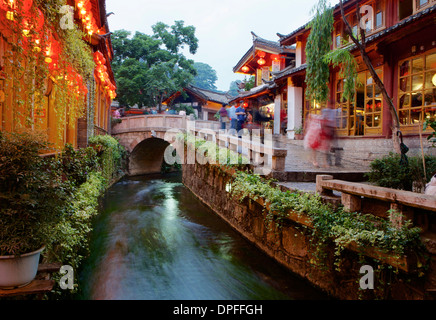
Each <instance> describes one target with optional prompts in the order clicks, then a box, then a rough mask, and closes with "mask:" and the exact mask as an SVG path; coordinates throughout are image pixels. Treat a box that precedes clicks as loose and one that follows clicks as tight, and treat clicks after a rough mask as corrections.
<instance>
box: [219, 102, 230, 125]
mask: <svg viewBox="0 0 436 320" xmlns="http://www.w3.org/2000/svg"><path fill="white" fill-rule="evenodd" d="M219 114H220V123H221V129H223V130H226V129H227V128H226V126H227V122H228V121H229V116H228V113H227V110H226V107H225V106H224V105H223V106H222V107H221V109H220V111H219Z"/></svg>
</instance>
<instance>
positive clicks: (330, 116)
mask: <svg viewBox="0 0 436 320" xmlns="http://www.w3.org/2000/svg"><path fill="white" fill-rule="evenodd" d="M336 121H337V111H336V110H335V109H332V108H325V109H323V110H322V121H321V139H322V140H323V141H324V144H325V146H324V148H325V150H324V153H325V157H326V162H327V165H329V166H331V165H333V161H332V159H331V156H332V153H334V154H335V156H336V161H335V165H338V164H339V163H338V157H337V156H338V155H339V150H338V146H337V135H336ZM339 162H340V161H339Z"/></svg>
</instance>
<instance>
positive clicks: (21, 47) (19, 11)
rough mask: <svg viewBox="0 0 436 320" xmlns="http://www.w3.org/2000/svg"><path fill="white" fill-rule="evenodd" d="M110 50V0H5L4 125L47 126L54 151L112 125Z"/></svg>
mask: <svg viewBox="0 0 436 320" xmlns="http://www.w3.org/2000/svg"><path fill="white" fill-rule="evenodd" d="M38 4H39V5H38ZM54 14H56V15H55V16H56V17H58V18H59V19H58V18H55V19H53V15H54ZM112 57H113V50H112V44H111V40H110V33H109V27H108V22H107V16H106V8H105V1H104V0H68V1H65V0H59V1H54V2H53V6H48V5H45V3H44V2H41V1H39V2H38V1H36V0H35V1H33V0H11V1H0V70H1V71H0V131H8V132H19V131H21V130H37V131H42V132H45V133H47V138H48V140H49V142H50V143H51V144H52V145H53V147H54V150H52V151H59V150H61V149H62V148H63V146H64V145H65V144H66V143H70V144H72V145H73V146H74V147H75V148H77V147H85V146H87V143H88V138H89V137H90V136H92V135H94V134H103V133H107V132H108V131H109V130H110V105H111V102H112V100H113V99H114V98H115V96H116V93H115V92H116V86H115V79H114V76H113V73H112V69H111V64H110V62H111V60H112Z"/></svg>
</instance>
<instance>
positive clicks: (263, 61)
mask: <svg viewBox="0 0 436 320" xmlns="http://www.w3.org/2000/svg"><path fill="white" fill-rule="evenodd" d="M257 63H258V64H259V65H260V66H263V65H264V64H265V63H266V61H265V59H264V58H260V59H259V60H257Z"/></svg>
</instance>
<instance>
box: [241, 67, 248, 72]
mask: <svg viewBox="0 0 436 320" xmlns="http://www.w3.org/2000/svg"><path fill="white" fill-rule="evenodd" d="M249 70H250V68H248V67H247V66H243V67H242V71H244V72H248V71H249Z"/></svg>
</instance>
